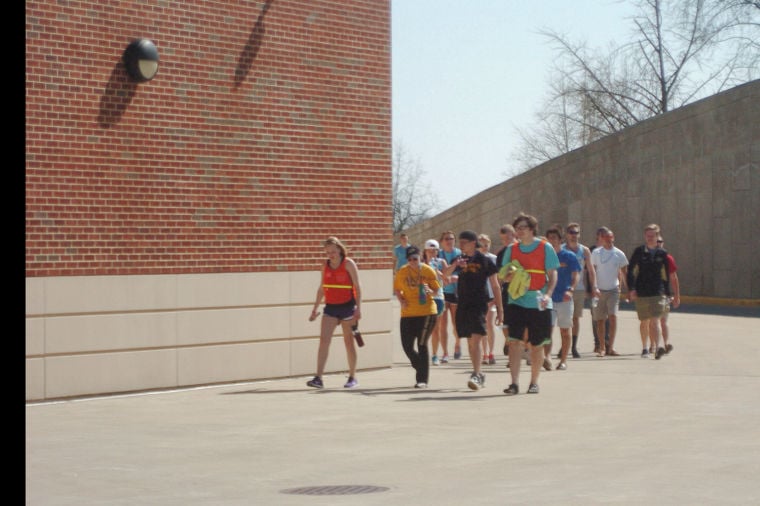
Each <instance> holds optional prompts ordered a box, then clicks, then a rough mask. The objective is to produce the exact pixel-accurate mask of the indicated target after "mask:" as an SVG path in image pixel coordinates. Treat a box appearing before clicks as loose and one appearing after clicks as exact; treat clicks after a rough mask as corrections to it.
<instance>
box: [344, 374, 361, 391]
mask: <svg viewBox="0 0 760 506" xmlns="http://www.w3.org/2000/svg"><path fill="white" fill-rule="evenodd" d="M358 386H359V382H358V381H356V378H354V377H353V376H349V377H348V381H346V384H345V385H343V388H354V387H358Z"/></svg>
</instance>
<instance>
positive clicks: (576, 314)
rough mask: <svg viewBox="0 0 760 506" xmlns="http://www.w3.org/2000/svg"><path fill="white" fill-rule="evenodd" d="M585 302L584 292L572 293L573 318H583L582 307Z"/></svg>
mask: <svg viewBox="0 0 760 506" xmlns="http://www.w3.org/2000/svg"><path fill="white" fill-rule="evenodd" d="M585 302H586V292H585V291H584V290H576V291H574V292H573V318H580V317H582V316H583V305H584V303H585Z"/></svg>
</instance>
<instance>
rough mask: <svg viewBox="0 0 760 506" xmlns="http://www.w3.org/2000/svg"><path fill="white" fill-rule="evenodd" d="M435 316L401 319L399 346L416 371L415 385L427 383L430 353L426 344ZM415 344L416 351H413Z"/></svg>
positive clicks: (436, 318)
mask: <svg viewBox="0 0 760 506" xmlns="http://www.w3.org/2000/svg"><path fill="white" fill-rule="evenodd" d="M436 320H438V316H437V315H434V314H433V315H428V316H404V317H402V318H401V325H400V330H401V346H402V347H403V348H404V353H406V356H407V357H409V362H411V364H412V367H414V370H415V371H417V383H427V382H428V377H429V375H430V352H429V351H428V347H427V343H428V339H430V334H432V332H433V327H435V322H436ZM415 343H416V344H417V349H416V350H415V349H414V345H415Z"/></svg>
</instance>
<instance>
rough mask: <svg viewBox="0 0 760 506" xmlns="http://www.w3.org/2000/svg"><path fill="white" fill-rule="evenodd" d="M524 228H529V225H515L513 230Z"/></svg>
mask: <svg viewBox="0 0 760 506" xmlns="http://www.w3.org/2000/svg"><path fill="white" fill-rule="evenodd" d="M526 228H530V225H517V226H516V227H515V230H525V229H526Z"/></svg>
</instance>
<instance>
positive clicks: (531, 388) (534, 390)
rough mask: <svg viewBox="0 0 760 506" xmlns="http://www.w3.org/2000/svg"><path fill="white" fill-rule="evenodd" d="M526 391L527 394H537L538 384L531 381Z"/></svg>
mask: <svg viewBox="0 0 760 506" xmlns="http://www.w3.org/2000/svg"><path fill="white" fill-rule="evenodd" d="M528 393H529V394H537V393H538V385H536V384H535V383H531V384H530V386H529V387H528Z"/></svg>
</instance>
